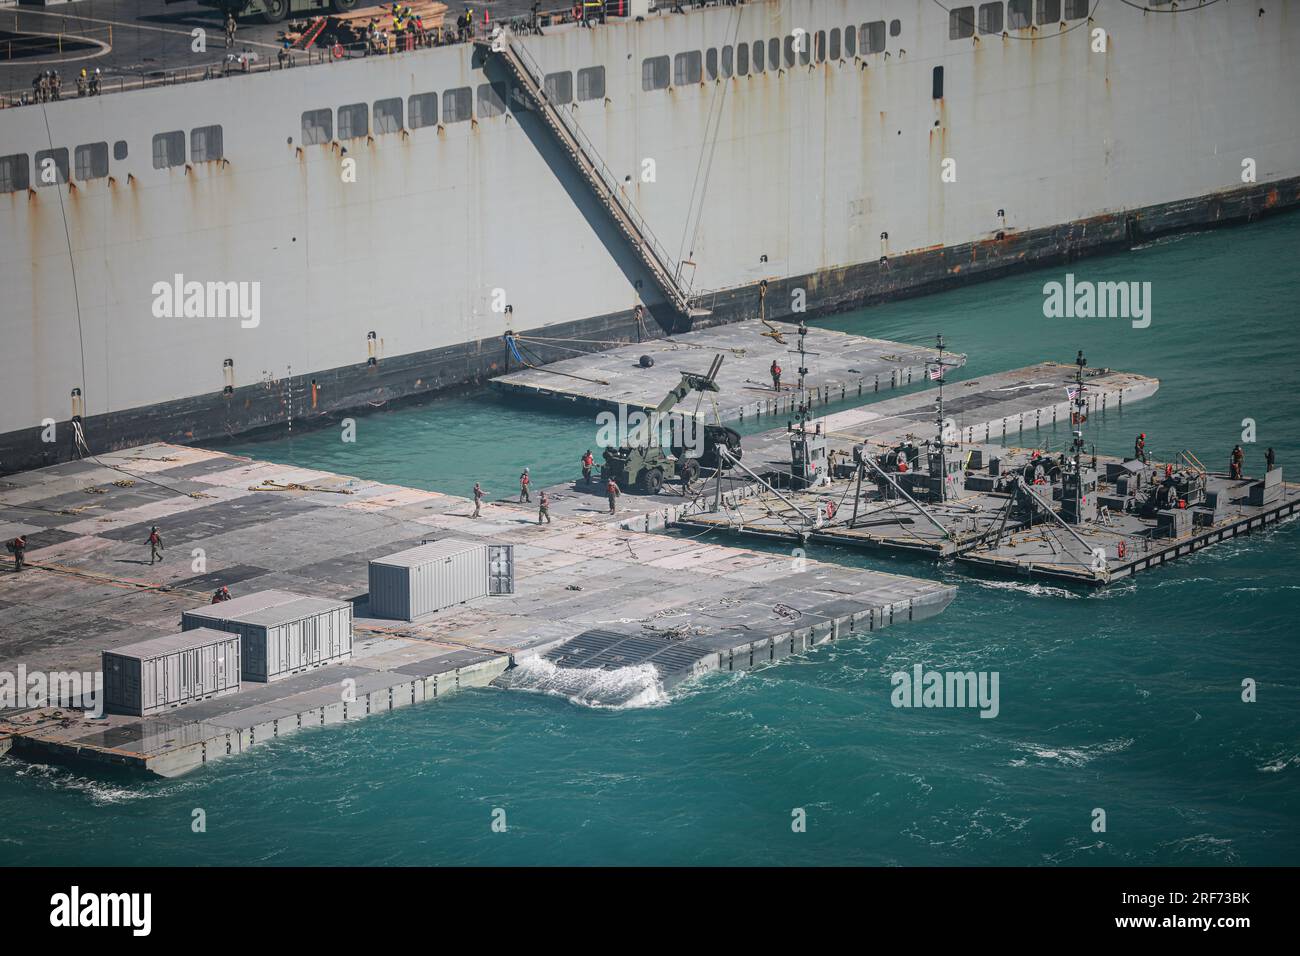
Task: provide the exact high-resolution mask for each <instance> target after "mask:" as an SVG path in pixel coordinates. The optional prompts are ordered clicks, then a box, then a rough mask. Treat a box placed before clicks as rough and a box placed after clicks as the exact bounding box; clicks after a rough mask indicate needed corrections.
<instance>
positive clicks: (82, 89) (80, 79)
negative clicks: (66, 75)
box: [77, 66, 90, 96]
mask: <svg viewBox="0 0 1300 956" xmlns="http://www.w3.org/2000/svg"><path fill="white" fill-rule="evenodd" d="M89 87H90V84H89V83H88V82H87V81H86V68H85V67H84V66H83V67H82V68H81V72H80V73H78V74H77V95H78V96H85V95H86V93H87V91H88V90H89Z"/></svg>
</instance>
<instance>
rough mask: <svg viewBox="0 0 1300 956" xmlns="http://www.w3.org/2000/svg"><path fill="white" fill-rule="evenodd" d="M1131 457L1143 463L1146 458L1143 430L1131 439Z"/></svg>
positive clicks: (1145, 435) (1145, 437)
mask: <svg viewBox="0 0 1300 956" xmlns="http://www.w3.org/2000/svg"><path fill="white" fill-rule="evenodd" d="M1133 457H1134V458H1135V459H1137V460H1138V461H1140V462H1142V463H1143V464H1145V463H1146V460H1147V433H1146V432H1143V433H1142V434H1141V435H1138V437H1137V438H1135V439H1134V440H1133Z"/></svg>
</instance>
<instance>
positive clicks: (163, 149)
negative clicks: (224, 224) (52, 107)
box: [38, 130, 185, 169]
mask: <svg viewBox="0 0 1300 956" xmlns="http://www.w3.org/2000/svg"><path fill="white" fill-rule="evenodd" d="M38 155H39V154H38ZM184 165H185V133H183V132H182V131H181V130H175V131H174V132H171V133H158V134H156V135H155V136H154V138H153V168H154V169H166V168H167V167H169V166H184Z"/></svg>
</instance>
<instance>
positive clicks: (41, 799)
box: [0, 216, 1300, 865]
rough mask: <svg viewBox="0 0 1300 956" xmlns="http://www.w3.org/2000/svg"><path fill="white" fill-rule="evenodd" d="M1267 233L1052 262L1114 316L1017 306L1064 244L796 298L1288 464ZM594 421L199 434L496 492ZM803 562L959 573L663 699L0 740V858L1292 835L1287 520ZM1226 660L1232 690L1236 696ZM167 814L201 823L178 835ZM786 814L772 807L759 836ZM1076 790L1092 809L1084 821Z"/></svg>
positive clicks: (995, 847)
mask: <svg viewBox="0 0 1300 956" xmlns="http://www.w3.org/2000/svg"><path fill="white" fill-rule="evenodd" d="M1297 249H1300V217H1297V216H1291V217H1286V218H1282V219H1278V220H1275V221H1272V222H1268V223H1264V224H1259V225H1254V226H1251V227H1247V228H1243V229H1234V230H1229V231H1223V232H1217V233H1212V234H1206V235H1196V236H1188V237H1177V238H1175V239H1172V240H1162V241H1160V242H1157V243H1152V244H1150V245H1149V246H1147V247H1144V248H1142V249H1139V250H1136V251H1134V252H1131V253H1128V254H1124V255H1118V256H1112V257H1108V258H1104V259H1096V260H1089V261H1085V262H1081V263H1076V264H1075V265H1074V266H1073V267H1072V268H1071V270H1070V271H1073V272H1074V273H1075V274H1076V276H1077V277H1078V278H1080V279H1089V280H1093V281H1150V282H1151V283H1152V295H1153V321H1152V324H1151V327H1150V328H1147V329H1133V328H1131V326H1130V325H1129V324H1128V323H1126V322H1123V321H1120V320H1090V321H1089V320H1064V319H1062V320H1048V319H1045V318H1043V315H1042V301H1043V294H1042V286H1043V283H1044V282H1046V281H1049V280H1052V279H1061V278H1063V276H1064V272H1065V271H1066V270H1065V269H1053V270H1049V271H1046V272H1038V273H1032V274H1027V275H1023V276H1017V277H1014V278H1009V279H1004V280H999V281H997V282H993V283H986V284H983V285H977V286H972V287H970V288H966V289H961V290H957V291H954V292H950V293H944V294H942V295H937V296H931V297H927V298H924V299H917V300H912V301H908V302H903V303H897V304H893V305H888V306H883V307H877V308H873V309H870V310H866V311H862V312H858V313H854V314H849V315H843V316H836V317H834V318H832V319H828V320H825V321H823V322H821V323H819V324H821V325H824V326H826V327H831V328H836V329H843V330H846V331H853V332H861V333H864V334H869V335H873V336H878V337H882V338H891V339H898V340H901V341H908V342H929V341H931V340H932V336H933V334H934V333H935V332H937V331H943V332H944V333H945V335H946V336H947V338H948V341H949V343H950V344H951V346H952V347H953V348H955V349H959V350H962V351H966V352H968V353H969V354H970V356H971V360H970V365H969V367H968V369H967V370H965V371H964V372H963V373H962V375H963V377H972V376H977V375H979V374H982V373H985V372H990V371H995V370H998V369H1002V368H1011V367H1015V366H1018V365H1023V364H1027V363H1030V362H1034V361H1038V360H1041V359H1044V358H1054V359H1058V360H1061V361H1070V360H1071V359H1072V358H1073V356H1074V352H1075V350H1076V349H1078V348H1083V349H1085V350H1086V352H1087V354H1088V356H1089V359H1090V360H1091V362H1092V364H1093V365H1109V366H1113V367H1118V368H1125V369H1132V370H1134V371H1140V372H1144V373H1147V374H1151V375H1155V376H1158V377H1159V378H1160V379H1161V381H1162V385H1161V388H1160V391H1159V392H1158V394H1157V396H1156V397H1155V398H1154V399H1152V400H1150V401H1147V402H1143V403H1140V404H1137V405H1134V406H1131V407H1130V408H1129V409H1128V410H1126V411H1125V413H1124V414H1123V415H1122V416H1120V415H1116V414H1113V413H1112V414H1109V415H1107V416H1106V417H1105V418H1104V419H1097V420H1095V421H1093V422H1090V423H1089V425H1090V429H1091V430H1090V438H1091V439H1092V440H1095V441H1096V443H1097V445H1098V449H1099V450H1100V451H1103V452H1122V451H1125V450H1127V449H1128V448H1129V447H1131V442H1132V438H1133V435H1134V433H1135V432H1137V431H1145V432H1146V433H1147V435H1148V444H1149V447H1150V448H1151V449H1153V450H1154V451H1155V452H1156V454H1157V455H1158V456H1161V457H1164V456H1165V455H1168V454H1171V453H1172V452H1174V451H1177V450H1179V449H1182V448H1190V449H1192V450H1194V451H1195V452H1196V453H1197V454H1198V455H1199V456H1200V457H1201V459H1202V460H1204V461H1206V462H1207V463H1209V464H1211V465H1212V466H1214V467H1221V463H1222V462H1223V461H1226V456H1227V453H1228V450H1229V449H1230V448H1231V447H1232V445H1233V444H1234V443H1235V442H1237V441H1238V440H1240V434H1241V430H1242V419H1244V418H1252V419H1254V420H1255V422H1256V427H1257V429H1258V434H1259V445H1257V446H1248V449H1247V451H1248V456H1249V457H1248V463H1249V464H1251V465H1258V463H1259V462H1260V460H1261V459H1262V448H1263V447H1264V445H1269V444H1271V445H1272V446H1273V447H1274V448H1275V449H1276V450H1277V453H1278V459H1279V461H1280V462H1281V463H1282V464H1283V465H1284V466H1286V467H1288V468H1289V467H1290V466H1291V465H1292V464H1293V463H1294V465H1295V467H1296V468H1297V469H1300V427H1298V426H1297V424H1296V416H1295V409H1294V396H1295V393H1296V386H1297V383H1300V374H1298V373H1297V371H1296V359H1295V354H1294V349H1293V348H1292V347H1291V346H1290V340H1291V338H1292V332H1293V329H1294V327H1295V317H1296V315H1297V312H1298V311H1300V310H1298V309H1297V305H1296V297H1297V289H1298V285H1297V278H1296V270H1295V263H1296V251H1297ZM1044 437H1045V439H1046V441H1047V442H1048V443H1049V444H1051V445H1053V447H1062V446H1063V444H1064V442H1065V441H1066V440H1067V437H1068V436H1066V435H1065V434H1064V433H1063V432H1061V433H1056V434H1053V433H1047V434H1046V435H1045V436H1044ZM593 438H594V425H593V424H592V423H591V422H589V421H582V420H578V419H576V418H573V417H570V416H568V415H567V414H564V413H560V412H555V411H550V410H536V409H527V408H523V407H520V406H517V405H513V404H510V403H507V402H504V401H500V400H497V399H494V398H492V397H490V396H488V395H487V394H486V393H483V392H476V393H474V394H472V395H467V396H463V397H460V398H456V399H451V400H443V401H437V402H433V403H430V404H428V405H425V406H422V407H418V408H407V409H402V410H397V411H392V412H388V413H383V414H378V415H372V416H369V417H366V418H363V419H361V420H360V423H359V429H358V441H357V443H356V444H354V445H346V444H343V443H342V442H340V441H339V440H338V437H337V433H336V432H333V431H322V432H317V433H312V434H300V435H297V436H295V437H294V438H293V439H292V440H277V441H270V442H257V443H246V444H243V445H240V446H233V447H230V448H228V449H227V450H234V451H237V452H241V453H245V454H250V455H256V456H258V457H261V458H267V459H273V460H277V461H287V462H295V463H299V464H304V465H310V466H313V467H318V468H323V469H327V470H331V471H338V472H344V473H348V474H354V475H361V476H364V477H371V478H378V479H383V480H386V481H392V482H397V483H401V484H407V485H415V486H419V487H423V488H431V489H436V490H441V491H448V492H453V493H457V494H465V493H466V492H467V491H468V489H469V487H470V486H472V484H473V482H474V481H475V480H480V481H482V482H483V483H484V486H485V487H486V488H487V489H488V491H489V494H500V495H504V494H506V493H508V492H510V491H511V490H512V489H513V488H514V487H515V485H514V480H515V476H516V475H517V474H518V473H519V471H520V469H521V468H522V467H523V466H524V465H529V466H530V467H531V469H532V471H533V473H534V476H535V479H536V480H537V481H538V482H540V483H541V484H542V485H545V484H548V483H551V482H557V481H560V480H562V479H565V478H567V477H570V476H571V475H572V473H573V471H574V468H575V467H576V462H577V458H578V456H579V455H580V454H581V452H582V451H583V450H584V449H585V448H587V447H588V446H590V445H591V444H592V441H593ZM1297 475H1300V471H1298V472H1297ZM814 556H816V557H821V558H827V559H830V560H835V561H842V562H845V563H850V564H855V565H862V566H867V567H875V568H881V569H887V570H893V571H899V572H903V573H909V574H920V575H927V576H938V577H941V578H943V579H945V580H949V581H951V582H953V583H957V584H959V585H960V593H959V596H958V597H957V599H956V601H955V602H954V603H953V605H952V606H951V607H950V608H949V610H948V611H947V612H946V613H944V614H943V615H942V616H940V617H939V618H937V619H934V620H932V621H928V622H924V623H920V624H916V625H904V626H898V627H894V628H890V629H888V630H886V631H883V632H879V633H878V634H877V635H875V636H874V637H872V638H870V639H866V640H855V641H848V642H843V643H840V644H838V645H837V646H835V647H830V648H824V649H821V650H818V651H817V652H815V653H814V654H812V655H811V656H809V657H807V658H805V659H798V660H789V661H786V662H783V663H781V664H779V665H777V666H774V667H768V668H765V669H762V670H759V671H757V672H755V673H751V674H746V675H730V676H721V675H713V676H711V677H708V678H705V679H703V680H701V681H698V682H696V683H692V684H688V685H686V686H684V687H678V688H675V689H673V690H672V691H671V692H670V693H669V694H664V693H663V691H662V689H661V688H659V687H658V685H657V682H656V681H655V680H654V675H652V674H646V673H632V672H629V673H620V674H617V675H614V676H612V677H609V678H605V679H604V681H605V683H603V684H600V685H596V686H593V685H591V684H588V683H582V684H575V683H574V682H573V679H572V675H566V674H564V673H555V672H550V671H547V669H546V668H545V667H543V666H538V667H536V668H535V669H534V670H533V671H530V672H529V673H528V674H525V675H521V677H522V678H523V679H522V681H521V683H522V684H524V685H526V687H527V690H529V691H531V692H523V691H522V690H513V691H501V690H492V689H489V690H479V691H470V692H466V693H462V694H459V695H457V696H455V697H452V698H449V699H447V700H445V701H441V702H439V703H437V704H430V705H426V706H421V707H417V708H413V709H408V710H403V711H399V712H396V713H393V714H389V715H386V716H383V717H377V718H372V719H369V720H366V721H363V722H361V723H358V724H353V725H348V726H343V727H337V728H331V729H327V730H324V731H320V732H308V733H303V734H300V735H298V736H295V737H290V738H286V739H284V740H281V741H277V742H275V743H272V744H270V745H267V746H263V747H259V748H257V749H256V750H255V751H253V752H252V753H251V754H249V755H246V756H244V757H242V758H238V759H234V760H230V761H226V762H224V763H219V764H217V765H215V766H213V767H212V768H209V769H208V770H205V771H201V772H198V773H196V774H193V775H191V776H189V777H186V778H182V779H180V780H176V781H140V780H135V779H123V780H116V779H113V780H105V779H100V778H96V779H91V778H87V777H85V776H82V775H80V774H78V773H73V772H69V771H67V770H62V769H56V768H51V767H44V766H33V765H29V764H24V763H20V762H17V761H14V760H2V761H0V819H3V821H4V824H3V826H0V863H4V864H18V863H66V864H77V863H125V864H137V863H140V864H142V863H164V864H166V863H184V864H191V863H241V864H256V863H269V864H295V863H296V864H324V865H329V864H337V863H346V864H379V863H400V864H418V863H482V864H488V863H528V864H541V863H588V862H591V863H638V862H641V863H686V864H690V863H713V864H718V863H741V864H802V863H868V864H894V863H897V864H939V863H961V864H985V863H1001V864H1103V863H1119V864H1143V863H1189V864H1196V863H1241V864H1282V863H1295V862H1297V861H1298V860H1300V854H1298V852H1297V851H1298V850H1300V836H1298V835H1297V827H1298V824H1300V802H1298V801H1300V798H1298V797H1297V793H1298V792H1300V788H1297V779H1298V777H1297V775H1300V707H1298V706H1297V704H1300V664H1298V663H1297V661H1298V659H1300V647H1298V646H1297V645H1298V642H1297V637H1296V635H1297V627H1296V620H1297V610H1300V575H1298V574H1297V570H1296V569H1297V566H1298V565H1300V532H1298V531H1297V525H1296V524H1294V523H1293V524H1289V525H1286V526H1284V527H1282V528H1280V529H1278V530H1276V531H1273V532H1270V533H1267V534H1264V535H1259V536H1256V537H1253V538H1250V539H1238V540H1237V541H1233V542H1229V543H1227V544H1224V545H1221V546H1217V547H1215V548H1213V549H1211V550H1209V551H1206V552H1203V553H1201V554H1200V555H1198V556H1196V557H1195V558H1192V559H1187V560H1183V561H1180V562H1178V563H1177V564H1175V565H1173V566H1171V567H1169V568H1166V569H1163V570H1160V571H1157V572H1153V573H1150V574H1146V575H1141V576H1139V577H1138V578H1137V579H1136V580H1135V581H1134V582H1131V583H1128V584H1124V585H1122V586H1119V587H1117V588H1115V589H1113V590H1111V591H1108V592H1106V593H1102V594H1085V593H1083V592H1076V591H1071V590H1068V589H1064V588H1059V587H1052V586H1048V585H1043V584H1024V583H1019V582H1006V581H994V580H979V579H972V578H969V577H965V576H961V575H956V574H951V573H950V572H947V571H942V570H939V569H935V568H932V567H930V566H928V565H926V564H923V563H917V562H913V561H905V560H891V559H888V558H878V557H866V556H863V555H859V554H854V553H849V552H841V551H836V550H833V549H820V550H816V551H814ZM689 583H690V582H689V578H687V579H684V580H683V586H689ZM916 663H922V664H924V665H925V667H927V668H934V669H938V670H976V671H997V672H998V673H999V675H1000V713H999V714H998V716H997V717H996V718H995V719H991V720H989V719H980V718H979V717H978V715H977V713H976V712H975V711H973V710H964V711H958V710H909V709H896V708H894V707H893V706H891V704H890V690H891V685H890V675H891V674H892V673H893V672H895V671H898V670H910V669H911V667H912V666H913V665H914V664H916ZM632 670H635V669H632ZM1247 677H1249V678H1253V679H1255V680H1256V681H1257V682H1258V687H1259V691H1258V698H1259V699H1258V702H1257V703H1253V704H1245V703H1242V701H1241V682H1242V680H1243V678H1247ZM612 700H617V701H619V702H621V703H623V704H624V706H617V707H614V706H610V705H609V702H610V701H612ZM628 704H631V705H632V706H628ZM196 808H202V809H203V810H205V811H206V815H207V833H205V834H195V833H193V832H192V831H191V825H190V822H191V817H192V813H193V811H194V809H196ZM796 808H802V809H803V810H804V811H805V812H806V815H807V824H808V825H807V832H805V833H794V832H792V829H791V820H792V812H793V811H794V810H795V809H796ZM1094 808H1102V809H1104V810H1105V812H1106V816H1107V820H1106V822H1107V829H1106V832H1105V833H1096V832H1093V830H1092V829H1091V827H1090V824H1091V822H1092V819H1093V810H1094ZM496 809H502V810H504V811H505V819H506V823H507V831H506V832H504V833H498V832H494V831H493V829H492V826H491V824H492V821H493V811H494V810H496Z"/></svg>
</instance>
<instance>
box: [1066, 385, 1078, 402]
mask: <svg viewBox="0 0 1300 956" xmlns="http://www.w3.org/2000/svg"><path fill="white" fill-rule="evenodd" d="M1065 394H1066V397H1067V398H1069V400H1070V401H1074V400H1075V399H1076V398H1078V397H1079V386H1077V385H1067V386H1065Z"/></svg>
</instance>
